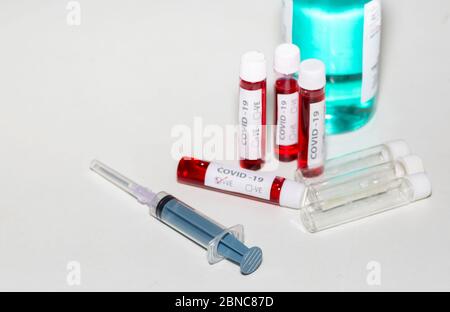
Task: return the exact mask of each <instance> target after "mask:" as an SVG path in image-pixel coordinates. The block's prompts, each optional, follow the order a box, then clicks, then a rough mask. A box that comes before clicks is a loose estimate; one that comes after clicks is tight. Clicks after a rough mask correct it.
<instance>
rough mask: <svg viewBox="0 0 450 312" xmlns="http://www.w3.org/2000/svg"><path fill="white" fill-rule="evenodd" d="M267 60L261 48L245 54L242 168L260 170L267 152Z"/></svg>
mask: <svg viewBox="0 0 450 312" xmlns="http://www.w3.org/2000/svg"><path fill="white" fill-rule="evenodd" d="M266 74H267V73H266V61H265V58H264V55H263V54H262V53H260V52H256V51H251V52H247V53H245V54H244V55H243V56H242V59H241V70H240V83H239V86H240V88H239V108H238V109H239V118H238V123H239V136H238V140H239V159H240V165H241V167H242V168H245V169H250V170H258V169H260V168H261V167H262V166H263V164H264V159H265V153H266Z"/></svg>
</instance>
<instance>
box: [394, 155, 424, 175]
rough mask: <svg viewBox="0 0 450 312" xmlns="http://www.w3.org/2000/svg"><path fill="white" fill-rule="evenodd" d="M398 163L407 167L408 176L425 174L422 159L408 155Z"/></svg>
mask: <svg viewBox="0 0 450 312" xmlns="http://www.w3.org/2000/svg"><path fill="white" fill-rule="evenodd" d="M398 162H399V163H401V164H402V165H403V167H405V171H406V174H407V175H411V174H416V173H422V172H425V168H424V166H423V162H422V159H420V157H419V156H417V155H408V156H405V157H400V158H399V159H398Z"/></svg>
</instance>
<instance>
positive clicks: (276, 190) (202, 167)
mask: <svg viewBox="0 0 450 312" xmlns="http://www.w3.org/2000/svg"><path fill="white" fill-rule="evenodd" d="M217 169H219V171H220V172H221V173H223V175H220V177H217V176H215V175H214V174H215V173H214V172H212V174H211V176H212V177H213V178H214V179H213V180H212V181H206V176H207V171H208V170H217ZM243 174H247V175H246V176H245V179H248V181H252V180H253V181H257V180H258V178H259V177H263V178H264V179H267V180H268V182H270V181H272V182H271V184H269V185H270V190H269V194H270V198H269V199H264V198H260V197H257V196H252V195H249V194H248V193H244V190H243V189H240V187H239V184H238V183H235V184H232V183H231V184H229V185H228V189H227V188H224V187H223V184H220V183H221V181H223V180H226V179H227V178H229V179H233V177H237V178H236V179H239V178H242V175H243ZM177 180H178V182H180V183H185V184H190V185H194V186H199V187H202V188H206V189H211V190H215V191H219V192H225V193H228V194H233V195H237V196H241V197H245V198H249V199H254V200H258V201H263V202H269V203H272V204H276V205H280V197H281V189H282V188H283V185H284V183H285V181H286V179H285V178H282V177H278V176H274V175H273V176H272V175H270V174H257V173H253V172H252V171H246V170H245V169H240V168H233V167H231V166H226V165H220V164H216V163H210V162H208V161H203V160H199V159H195V158H191V157H183V158H181V159H180V162H179V163H178V168H177ZM227 181H229V180H227ZM232 182H236V181H232ZM208 183H218V184H217V186H211V185H208ZM213 185H214V184H213ZM248 185H251V183H250V182H248V184H247V186H248ZM294 208H296V207H294Z"/></svg>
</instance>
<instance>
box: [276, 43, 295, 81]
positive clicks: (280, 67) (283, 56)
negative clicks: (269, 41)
mask: <svg viewBox="0 0 450 312" xmlns="http://www.w3.org/2000/svg"><path fill="white" fill-rule="evenodd" d="M299 67H300V49H299V48H298V47H297V46H296V45H295V44H291V43H283V44H280V45H279V46H278V47H277V48H276V49H275V61H274V69H275V71H276V72H277V73H280V74H284V75H291V74H294V73H296V72H298V69H299Z"/></svg>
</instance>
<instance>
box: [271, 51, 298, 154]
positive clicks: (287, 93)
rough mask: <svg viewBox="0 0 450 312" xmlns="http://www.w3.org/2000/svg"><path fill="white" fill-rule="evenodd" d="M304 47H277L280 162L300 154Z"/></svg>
mask: <svg viewBox="0 0 450 312" xmlns="http://www.w3.org/2000/svg"><path fill="white" fill-rule="evenodd" d="M299 67H300V49H299V48H298V47H297V46H296V45H294V44H289V43H284V44H281V45H279V46H278V47H277V48H276V49H275V61H274V71H275V76H276V81H275V115H274V116H275V125H276V131H275V155H276V156H277V157H278V159H279V160H280V161H286V162H287V161H292V160H295V159H297V156H298V112H299V110H298V108H299V86H298V82H297V75H298V70H299Z"/></svg>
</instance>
